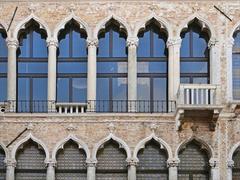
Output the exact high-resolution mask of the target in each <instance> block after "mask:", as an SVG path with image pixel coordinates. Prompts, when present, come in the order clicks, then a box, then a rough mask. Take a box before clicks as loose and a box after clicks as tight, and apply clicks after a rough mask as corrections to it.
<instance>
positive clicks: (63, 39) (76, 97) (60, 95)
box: [57, 20, 87, 102]
mask: <svg viewBox="0 0 240 180" xmlns="http://www.w3.org/2000/svg"><path fill="white" fill-rule="evenodd" d="M86 38H87V34H86V32H85V31H84V30H82V29H80V27H79V24H77V22H75V21H74V20H71V21H70V22H69V23H67V24H66V26H65V28H64V29H63V30H62V31H60V33H59V36H58V40H59V49H58V61H57V102H86V100H87V47H86Z"/></svg>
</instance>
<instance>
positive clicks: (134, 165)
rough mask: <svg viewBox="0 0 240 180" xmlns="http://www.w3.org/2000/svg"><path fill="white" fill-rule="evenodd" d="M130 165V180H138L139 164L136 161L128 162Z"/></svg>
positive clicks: (130, 160)
mask: <svg viewBox="0 0 240 180" xmlns="http://www.w3.org/2000/svg"><path fill="white" fill-rule="evenodd" d="M127 163H128V180H136V179H137V163H138V160H136V159H129V160H127Z"/></svg>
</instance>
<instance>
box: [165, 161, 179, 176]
mask: <svg viewBox="0 0 240 180" xmlns="http://www.w3.org/2000/svg"><path fill="white" fill-rule="evenodd" d="M178 164H179V160H178V159H169V160H168V161H167V166H168V173H169V180H177V179H178V170H177V167H178Z"/></svg>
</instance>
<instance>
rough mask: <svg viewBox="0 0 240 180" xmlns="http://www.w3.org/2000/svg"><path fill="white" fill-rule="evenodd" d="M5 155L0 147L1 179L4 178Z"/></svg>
mask: <svg viewBox="0 0 240 180" xmlns="http://www.w3.org/2000/svg"><path fill="white" fill-rule="evenodd" d="M5 156H6V155H5V152H4V150H3V149H2V147H0V179H2V180H4V179H6V166H5V162H4V160H5Z"/></svg>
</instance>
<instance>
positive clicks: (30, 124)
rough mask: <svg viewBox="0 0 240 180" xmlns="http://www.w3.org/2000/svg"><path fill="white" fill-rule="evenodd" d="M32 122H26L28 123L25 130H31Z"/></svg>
mask: <svg viewBox="0 0 240 180" xmlns="http://www.w3.org/2000/svg"><path fill="white" fill-rule="evenodd" d="M33 127H34V126H33V124H32V123H28V125H27V130H28V131H32V130H33Z"/></svg>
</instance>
